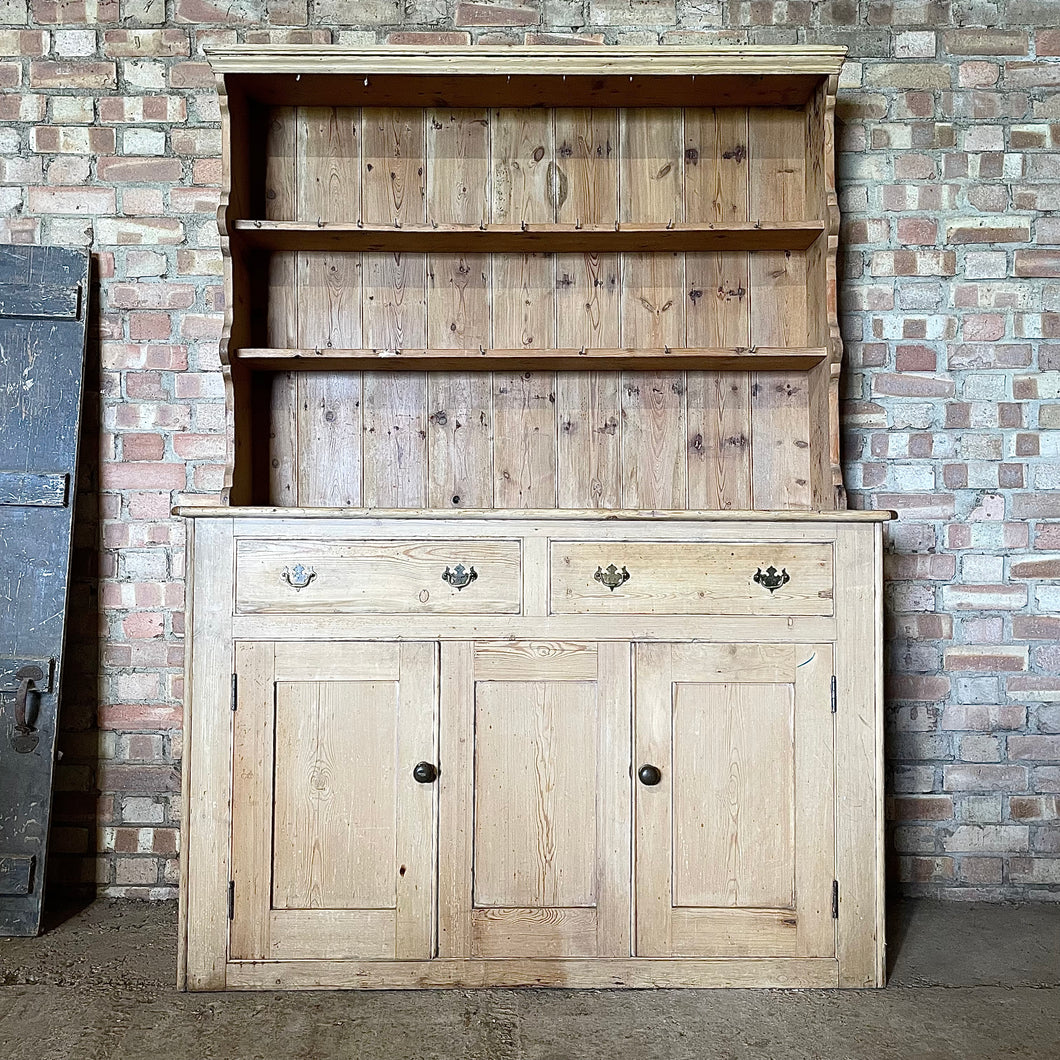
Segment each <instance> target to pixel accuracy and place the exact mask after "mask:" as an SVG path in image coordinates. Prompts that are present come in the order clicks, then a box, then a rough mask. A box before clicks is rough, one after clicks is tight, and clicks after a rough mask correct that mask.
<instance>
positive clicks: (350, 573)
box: [178, 47, 889, 990]
mask: <svg viewBox="0 0 1060 1060" xmlns="http://www.w3.org/2000/svg"><path fill="white" fill-rule="evenodd" d="M842 60H843V51H842V49H835V48H823V47H798V48H752V47H739V48H736V47H734V48H668V49H665V50H649V49H631V48H599V49H588V48H586V49H576V50H575V49H570V50H563V51H559V50H549V49H534V48H522V47H505V48H489V47H475V48H464V49H447V50H443V49H433V48H396V47H388V48H373V49H366V50H349V49H340V48H292V47H254V48H226V49H219V50H217V51H215V52H213V53H212V55H211V61H212V63H213V65H214V68H215V69H216V71H217V75H218V83H219V91H220V96H221V103H222V115H223V130H224V138H223V139H224V163H225V166H224V172H225V175H224V187H223V192H222V202H221V209H220V214H219V223H220V229H221V241H222V247H223V251H224V260H225V283H226V294H227V309H226V318H225V330H224V336H223V339H222V343H221V360H222V366H223V373H224V379H225V385H226V391H227V400H228V408H229V429H230V442H231V444H230V459H229V474H228V483H227V487H226V490H225V493H224V497H223V500H224V502H225V503H224V505H223V506H213V507H182V508H180V509H178V513H179V514H181V515H184V516H187V517H189V521H188V527H189V548H190V555H189V565H188V572H189V595H188V599H189V611H190V615H189V625H188V640H189V645H188V647H189V650H188V670H187V684H186V687H187V707H186V712H185V723H186V726H187V748H188V751H187V757H186V769H185V773H184V792H185V810H184V843H183V858H184V861H183V877H182V883H183V886H182V916H181V925H182V927H181V947H180V973H179V975H180V982H181V984H182V985H183V986H186V987H187V988H188V989H194V990H220V989H226V988H227V989H262V988H276V987H282V988H311V987H366V988H372V987H374V988H382V987H395V988H397V987H434V986H464V987H467V986H495V985H541V986H570V987H592V986H599V987H604V986H607V987H613V986H818V987H823V986H832V987H834V986H852V987H864V986H875V985H880V984H881V983H882V981H883V974H884V972H883V968H884V965H883V941H884V940H883V883H882V865H883V859H882V845H881V816H882V815H881V798H882V783H881V759H882V727H881V715H882V704H881V678H880V673H881V661H880V660H881V621H880V581H881V574H880V569H881V529H882V520H883V519H885V518H886V517H887V515H888V514H889V513H880V512H861V511H847V510H845V496H844V493H843V489H842V483H841V477H840V472H839V427H838V398H837V391H838V382H839V370H840V363H841V355H842V343H841V340H840V337H839V329H838V324H837V319H836V278H835V252H836V243H837V235H838V227H839V217H838V210H837V206H836V196H835V177H834V160H833V153H834V148H833V108H834V102H835V92H836V85H837V81H838V75H839V70H840V66H841V64H842Z"/></svg>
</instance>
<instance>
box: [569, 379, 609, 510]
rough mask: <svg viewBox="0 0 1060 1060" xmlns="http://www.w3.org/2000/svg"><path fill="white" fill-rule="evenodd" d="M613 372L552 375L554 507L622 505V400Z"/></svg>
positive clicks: (606, 506) (607, 506)
mask: <svg viewBox="0 0 1060 1060" xmlns="http://www.w3.org/2000/svg"><path fill="white" fill-rule="evenodd" d="M620 390H621V377H620V374H619V373H618V372H559V373H557V375H556V416H557V418H558V423H559V432H558V438H557V451H556V489H557V504H558V506H559V507H560V508H621V507H622V400H621V396H620Z"/></svg>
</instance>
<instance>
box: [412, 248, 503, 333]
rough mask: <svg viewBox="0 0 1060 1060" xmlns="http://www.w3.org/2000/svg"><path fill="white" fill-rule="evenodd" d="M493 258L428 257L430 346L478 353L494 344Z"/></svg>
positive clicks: (428, 329)
mask: <svg viewBox="0 0 1060 1060" xmlns="http://www.w3.org/2000/svg"><path fill="white" fill-rule="evenodd" d="M489 288H490V256H489V255H488V254H430V255H428V258H427V345H428V346H431V347H434V348H437V349H446V350H474V349H476V348H478V347H482V348H484V349H485V348H488V347H489V346H490V345H491V344H492V334H491V332H492V329H491V327H490V305H489Z"/></svg>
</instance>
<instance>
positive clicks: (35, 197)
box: [29, 188, 116, 215]
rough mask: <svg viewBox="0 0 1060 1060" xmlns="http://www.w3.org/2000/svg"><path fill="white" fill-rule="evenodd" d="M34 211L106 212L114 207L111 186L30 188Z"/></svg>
mask: <svg viewBox="0 0 1060 1060" xmlns="http://www.w3.org/2000/svg"><path fill="white" fill-rule="evenodd" d="M29 208H30V209H31V210H32V211H33V212H34V213H58V214H79V213H84V214H96V215H98V214H107V213H114V211H115V209H116V204H115V195H114V189H113V188H30V189H29Z"/></svg>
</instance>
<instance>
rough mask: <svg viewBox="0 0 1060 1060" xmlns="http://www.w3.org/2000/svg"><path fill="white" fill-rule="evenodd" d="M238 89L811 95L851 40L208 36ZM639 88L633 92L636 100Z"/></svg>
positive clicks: (624, 97) (445, 101)
mask: <svg viewBox="0 0 1060 1060" xmlns="http://www.w3.org/2000/svg"><path fill="white" fill-rule="evenodd" d="M207 55H208V58H209V60H210V63H211V65H212V66H213V68H214V70H215V71H216V72H217V73H218V74H219V75H221V76H223V77H224V78H225V80H226V83H227V86H228V89H229V91H231V90H232V89H234V88H236V85H237V84H238V86H239V89H238V90H239V91H241V92H245V93H246V94H247V96H249V97H251V98H254V99H257V100H259V101H261V102H263V103H268V104H282V105H286V106H306V105H320V104H329V105H334V103H335V100H336V99H337V98H342V99H343V100H344V101H345V104H346V105H348V106H359V105H362V104H370V105H374V106H454V107H456V106H483V105H486V106H501V107H504V106H509V107H535V106H544V107H547V106H568V107H581V106H630V105H637V106H663V107H665V106H673V105H678V106H680V105H682V103H681V102H679V101H687V100H689V99H697V98H698V99H703V100H709V103H707V104H706V105H708V106H734V105H735V106H771V105H798V104H802V103H806V102H807V101H808V100H809V99H810V98H811V97H812V95H813V92H814V90H815V88H816V86H817V85H818V84H819V83H820V81H821V79H822V78H827V77H831V76H834V75H837V74H838V73H839V71H840V68H841V67H842V64H843V58H844V56H845V55H846V49H845V48H836V47H829V46H814V45H811V46H805V45H800V46H794V47H791V46H789V47H758V46H732V45H726V46H724V47H716V48H711V47H692V48H687V47H667V48H651V47H646V48H628V47H600V48H570V47H566V48H541V47H536V46H517V45H515V46H512V45H505V46H494V47H490V46H482V45H477V46H475V47H473V48H450V49H445V50H440V49H437V48H431V47H429V46H416V45H407V46H395V45H387V46H385V47H373V48H341V47H333V46H330V47H311V46H306V47H297V46H290V45H257V44H255V45H253V46H244V47H227V48H210V49H208V51H207ZM634 99H635V100H636V101H637V102H636V104H632V103H631V100H634Z"/></svg>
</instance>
